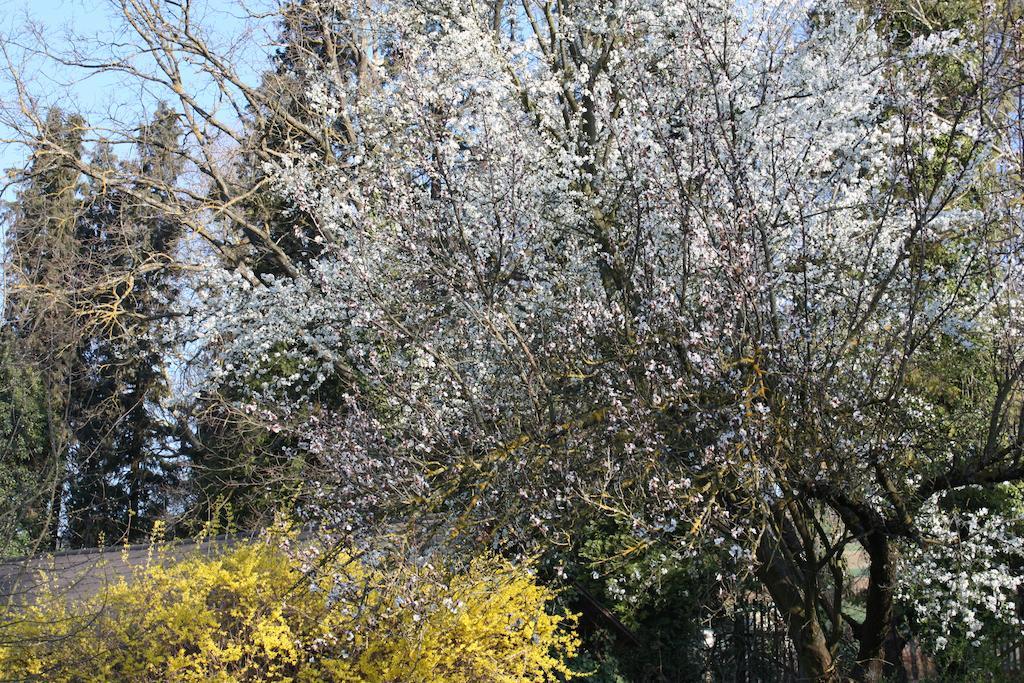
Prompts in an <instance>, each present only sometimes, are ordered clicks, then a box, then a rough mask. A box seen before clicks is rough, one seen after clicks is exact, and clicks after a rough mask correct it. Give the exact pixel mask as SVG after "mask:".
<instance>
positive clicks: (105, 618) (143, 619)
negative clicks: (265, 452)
mask: <svg viewBox="0 0 1024 683" xmlns="http://www.w3.org/2000/svg"><path fill="white" fill-rule="evenodd" d="M304 570H305V571H304ZM554 597H555V596H554V594H553V592H552V591H551V590H549V589H547V588H545V587H542V586H540V585H538V584H537V583H536V582H535V580H534V578H533V576H532V575H531V574H530V573H529V572H528V571H527V570H525V569H523V568H520V567H517V566H514V565H512V564H510V563H508V562H507V561H504V560H502V559H499V558H497V557H484V558H481V559H477V560H475V561H473V562H472V563H471V564H470V565H469V566H468V567H465V568H463V569H462V570H461V571H451V570H448V569H445V568H441V567H438V566H434V565H430V564H418V563H412V562H408V561H400V560H394V559H393V558H392V559H391V560H390V561H384V560H380V559H377V560H376V561H374V562H372V563H371V562H368V561H365V560H362V559H359V558H357V557H355V556H353V555H350V554H346V553H336V554H332V555H330V556H326V555H324V556H320V557H313V558H310V557H307V558H306V559H305V560H304V561H301V562H300V561H299V560H296V559H294V558H293V557H292V556H291V555H290V554H288V553H286V552H284V551H282V550H281V548H280V546H279V545H276V544H272V543H251V544H246V545H243V546H241V547H235V548H234V549H231V550H229V551H227V552H225V553H224V554H222V555H220V556H218V557H213V558H210V557H203V556H199V555H196V556H192V557H189V558H187V559H185V560H181V561H178V562H173V563H171V562H161V561H159V558H157V560H156V561H151V562H149V563H147V564H146V566H144V567H139V568H138V569H135V570H134V572H133V575H132V576H131V578H130V579H128V580H121V581H119V582H117V583H113V584H111V585H110V586H109V587H107V588H105V589H103V590H101V591H100V592H99V593H98V594H97V595H95V596H94V597H92V598H89V599H87V600H85V601H84V602H82V603H81V604H78V605H75V606H71V607H69V606H68V605H67V604H66V601H65V599H64V598H63V597H62V596H61V595H59V594H58V592H57V591H50V592H49V593H47V594H45V595H43V596H42V597H41V598H40V599H39V600H37V601H36V602H35V603H34V604H33V606H31V607H29V608H26V609H23V610H21V611H20V612H19V613H17V614H11V615H9V617H8V618H7V619H6V620H5V621H6V622H7V623H6V624H4V625H3V630H2V631H0V632H2V633H3V634H4V636H5V637H4V641H5V642H6V643H7V645H5V646H2V647H0V674H2V676H0V677H2V678H3V679H4V680H9V679H12V678H14V679H27V680H46V681H110V680H130V681H250V680H260V681H368V682H378V683H385V682H396V683H398V682H401V683H413V682H416V681H424V682H426V681H446V682H449V681H450V682H453V683H459V682H466V683H469V682H470V681H472V682H474V683H477V682H480V683H483V682H495V683H499V682H501V683H504V682H508V683H512V682H513V681H515V682H520V681H554V680H562V679H564V678H568V677H569V676H570V675H569V673H568V670H567V668H566V666H565V664H564V662H565V661H566V659H568V658H570V657H572V656H573V655H574V654H575V652H576V648H577V639H576V636H575V634H574V633H573V631H572V629H571V627H572V625H573V624H574V621H575V619H574V617H573V616H572V615H568V616H566V615H557V614H553V613H552V612H551V610H550V603H551V601H552V599H553V598H554Z"/></svg>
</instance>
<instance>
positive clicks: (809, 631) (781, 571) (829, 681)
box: [757, 534, 839, 683]
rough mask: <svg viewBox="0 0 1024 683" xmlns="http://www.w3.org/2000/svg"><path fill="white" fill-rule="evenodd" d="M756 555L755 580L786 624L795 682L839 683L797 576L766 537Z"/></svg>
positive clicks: (826, 645)
mask: <svg viewBox="0 0 1024 683" xmlns="http://www.w3.org/2000/svg"><path fill="white" fill-rule="evenodd" d="M757 555H758V560H759V566H758V569H757V577H758V579H760V581H761V583H762V584H763V585H764V587H765V588H766V589H767V590H768V593H769V594H770V595H771V597H772V601H773V602H774V603H775V606H776V608H777V609H778V610H779V612H780V613H781V614H782V617H783V618H784V619H785V620H786V624H787V631H788V633H789V638H790V640H792V641H793V646H794V647H795V648H796V652H797V666H798V667H799V670H798V672H797V674H798V678H797V680H799V681H801V683H835V682H837V681H839V675H838V672H837V671H836V669H835V662H834V661H833V658H832V651H831V650H830V649H829V647H828V641H827V640H826V638H825V632H824V631H823V630H822V628H821V624H820V623H819V621H818V614H817V612H816V610H814V609H813V607H811V608H808V600H806V599H805V598H806V596H805V595H804V591H803V590H801V585H802V579H801V577H800V576H799V573H798V572H797V571H795V570H794V569H793V568H792V567H790V566H788V563H787V562H786V561H785V559H784V558H783V557H782V554H781V552H780V551H779V549H778V548H777V547H775V546H774V545H773V543H772V540H771V539H770V534H765V536H764V537H763V538H762V540H761V542H760V543H759V544H758V548H757ZM811 599H812V600H813V599H814V596H812V597H811ZM812 604H813V603H812Z"/></svg>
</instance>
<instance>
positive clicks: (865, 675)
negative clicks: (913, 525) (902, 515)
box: [854, 531, 901, 683]
mask: <svg viewBox="0 0 1024 683" xmlns="http://www.w3.org/2000/svg"><path fill="white" fill-rule="evenodd" d="M863 544H864V549H865V550H866V551H867V553H868V557H869V558H870V560H871V564H870V567H869V569H868V589H867V595H866V599H865V616H864V623H863V624H862V625H861V627H860V628H859V629H858V633H857V639H858V640H859V641H860V649H859V651H858V653H857V667H856V669H854V679H855V680H858V681H864V682H865V683H878V682H879V681H881V680H882V676H883V675H884V674H885V672H886V670H887V669H889V668H891V667H893V666H898V665H900V664H901V662H898V661H894V662H887V661H886V657H885V654H886V653H885V644H886V641H887V639H888V636H889V632H890V630H891V628H892V622H893V595H892V593H893V567H892V556H891V553H890V549H889V541H888V539H887V538H886V537H885V536H884V535H883V534H882V533H880V532H877V531H873V532H870V533H869V534H868V536H867V538H866V539H865V540H864V541H863Z"/></svg>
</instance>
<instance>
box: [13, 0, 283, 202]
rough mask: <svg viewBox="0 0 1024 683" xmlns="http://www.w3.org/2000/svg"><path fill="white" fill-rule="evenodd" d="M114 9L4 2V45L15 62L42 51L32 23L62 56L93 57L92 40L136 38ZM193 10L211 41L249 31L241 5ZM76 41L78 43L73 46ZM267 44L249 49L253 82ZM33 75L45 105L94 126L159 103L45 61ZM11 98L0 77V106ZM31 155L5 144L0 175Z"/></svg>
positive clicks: (81, 0) (126, 86) (81, 2)
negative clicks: (27, 52)
mask: <svg viewBox="0 0 1024 683" xmlns="http://www.w3.org/2000/svg"><path fill="white" fill-rule="evenodd" d="M113 4H114V2H113V0H0V40H4V41H5V43H6V47H7V48H8V50H9V52H10V53H11V54H12V55H13V56H14V57H15V58H19V57H21V56H23V55H24V48H25V47H26V46H29V47H35V48H38V47H39V45H40V43H41V42H43V41H38V40H35V39H33V38H31V37H29V36H28V35H27V34H26V32H25V27H26V25H28V24H29V23H31V24H33V25H34V26H36V27H38V28H39V29H40V30H41V31H42V33H43V35H45V44H46V45H47V46H48V47H49V48H50V49H52V50H54V51H58V52H61V51H65V50H67V49H68V48H71V47H77V48H79V49H84V50H90V51H91V49H90V48H89V42H88V41H89V40H92V39H96V40H98V41H99V42H100V43H103V42H109V40H105V39H111V38H113V39H115V40H121V41H131V40H132V38H133V36H129V35H126V34H125V33H124V32H123V30H122V29H121V23H120V22H119V21H118V20H117V18H116V17H115V14H114V7H113ZM193 4H194V5H195V6H196V13H197V14H199V15H205V17H206V20H205V21H201V22H200V23H202V24H203V25H204V26H206V27H208V28H209V29H210V31H211V38H212V39H214V40H228V39H230V38H231V37H233V36H236V35H239V34H241V33H242V32H243V31H244V29H245V21H244V18H243V16H242V10H241V9H240V8H239V3H238V2H237V0H193ZM260 4H261V0H256V2H252V1H250V2H246V5H248V6H249V7H253V6H256V5H260ZM72 35H74V36H76V37H77V40H69V38H70V37H71V36H72ZM266 40H267V38H266V34H263V35H262V36H261V35H259V34H257V35H256V36H255V37H254V39H253V40H252V41H251V45H250V46H249V47H250V55H251V56H250V58H249V59H250V60H251V61H252V63H253V68H252V70H251V71H252V76H253V77H254V78H255V77H256V74H257V72H258V71H259V70H260V69H261V68H262V67H263V64H262V63H261V60H262V55H265V54H266V50H265V49H264V48H263V46H262V45H261V43H265V42H266ZM28 72H29V73H30V74H31V75H32V78H33V87H32V89H33V91H35V92H42V93H45V96H44V99H43V102H44V103H46V104H58V105H59V106H61V107H62V108H63V109H65V110H74V111H78V112H81V113H83V114H84V115H85V116H86V117H87V119H88V120H89V122H90V123H92V124H94V125H96V124H99V125H102V124H103V122H104V120H111V119H120V120H123V121H138V120H139V119H140V118H142V119H144V118H145V112H147V111H152V110H153V109H154V108H155V106H156V102H157V100H158V99H159V97H158V96H156V95H154V94H152V93H145V92H141V91H140V90H139V87H138V84H137V83H130V82H127V81H125V80H123V79H118V78H116V77H115V76H113V75H109V74H105V75H100V76H93V77H89V78H85V79H83V78H82V74H81V73H74V72H72V71H69V70H66V69H62V68H56V67H54V66H53V65H46V64H45V62H44V60H41V59H33V60H31V61H30V62H29V69H28ZM198 91H199V88H198V87H197V92H198ZM11 95H12V89H11V84H10V80H9V79H8V78H7V77H6V75H5V74H4V73H0V100H3V102H4V104H9V103H10V102H11ZM200 96H201V93H200ZM7 137H10V131H9V130H5V129H4V128H3V126H2V124H0V138H7ZM26 152H27V150H26V148H25V147H24V146H22V145H16V144H4V143H2V142H0V169H8V168H12V167H14V168H18V167H21V166H22V165H23V164H24V163H25V159H26ZM4 198H5V199H6V198H8V197H4Z"/></svg>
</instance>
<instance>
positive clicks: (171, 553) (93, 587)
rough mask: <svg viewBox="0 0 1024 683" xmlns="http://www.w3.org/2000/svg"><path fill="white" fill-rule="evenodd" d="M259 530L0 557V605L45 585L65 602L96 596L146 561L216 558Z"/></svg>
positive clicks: (18, 601) (21, 600)
mask: <svg viewBox="0 0 1024 683" xmlns="http://www.w3.org/2000/svg"><path fill="white" fill-rule="evenodd" d="M257 534H258V532H246V533H234V534H222V535H220V536H212V537H210V538H209V539H207V540H204V541H199V542H197V541H172V542H168V543H162V544H160V545H159V549H156V546H154V544H152V543H139V544H136V545H126V546H114V547H109V548H83V549H79V550H62V551H58V552H53V553H45V554H41V555H32V556H27V557H17V558H12V559H5V560H0V605H2V606H11V605H24V604H27V603H29V602H31V601H32V600H33V598H34V597H36V596H37V595H38V594H39V593H40V592H41V591H42V590H43V589H44V588H46V587H47V586H48V587H49V588H50V590H52V591H54V592H55V593H56V594H57V595H63V596H65V597H66V599H67V600H68V601H69V602H77V601H79V600H84V599H87V598H89V597H91V596H93V595H95V594H96V593H97V592H99V590H100V589H101V588H102V587H103V586H106V585H109V584H111V583H115V582H117V581H119V580H120V579H122V578H127V577H128V576H130V575H131V573H132V570H133V569H134V568H136V567H140V566H144V565H146V564H147V563H148V562H150V561H157V562H176V561H178V560H181V559H184V558H185V557H189V556H192V555H195V554H197V553H198V554H202V555H206V556H215V555H218V554H220V553H223V552H224V551H226V550H228V549H230V548H231V547H233V546H235V545H237V544H239V543H243V542H245V541H249V540H252V539H253V538H255V537H256V536H257Z"/></svg>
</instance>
